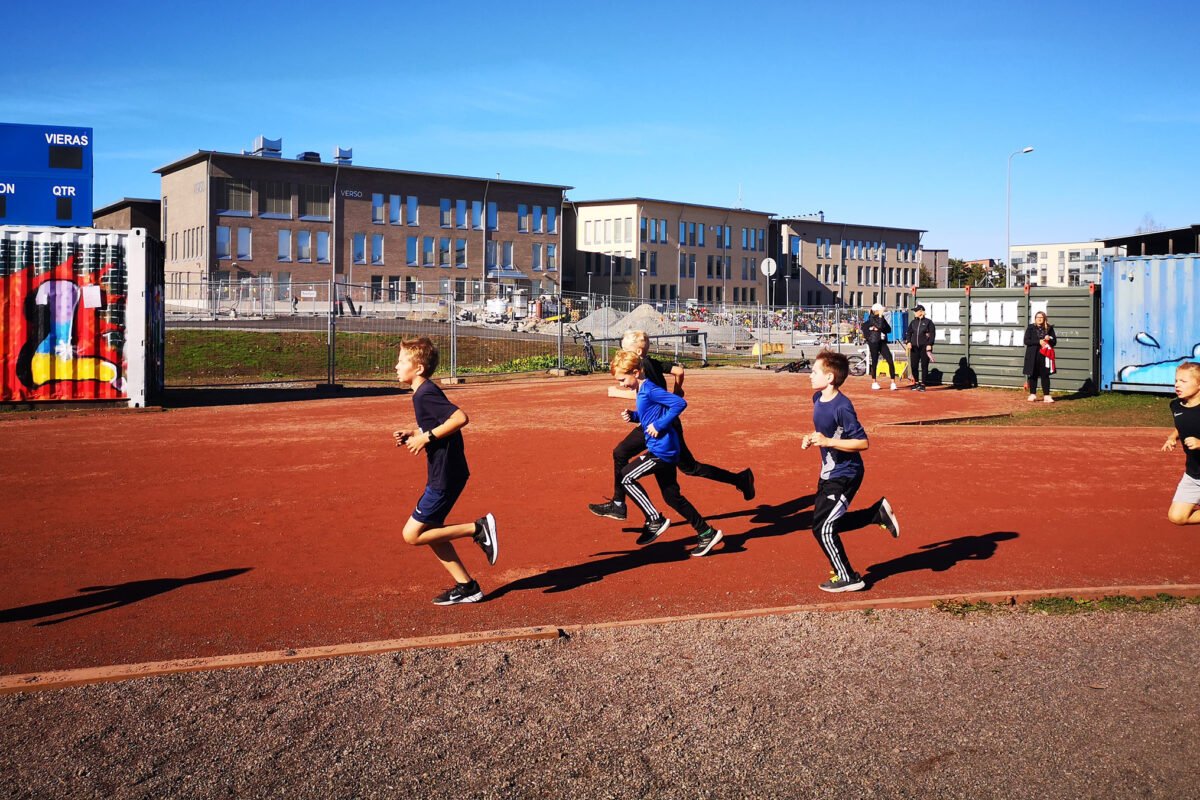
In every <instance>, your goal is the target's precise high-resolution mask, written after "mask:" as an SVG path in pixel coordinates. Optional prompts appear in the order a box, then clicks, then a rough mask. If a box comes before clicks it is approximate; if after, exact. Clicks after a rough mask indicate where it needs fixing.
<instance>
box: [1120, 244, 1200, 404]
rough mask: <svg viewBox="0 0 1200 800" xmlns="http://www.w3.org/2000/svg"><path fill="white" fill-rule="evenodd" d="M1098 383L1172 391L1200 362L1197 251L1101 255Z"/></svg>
mask: <svg viewBox="0 0 1200 800" xmlns="http://www.w3.org/2000/svg"><path fill="white" fill-rule="evenodd" d="M1103 270H1104V273H1103V278H1102V280H1101V315H1100V316H1101V338H1100V350H1101V355H1100V387H1101V388H1102V389H1115V390H1118V391H1138V392H1174V384H1175V368H1176V367H1178V366H1179V365H1180V364H1181V363H1183V362H1184V361H1200V254H1189V255H1176V256H1130V257H1126V258H1106V259H1104V267H1103Z"/></svg>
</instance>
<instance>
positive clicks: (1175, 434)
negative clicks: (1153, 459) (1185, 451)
mask: <svg viewBox="0 0 1200 800" xmlns="http://www.w3.org/2000/svg"><path fill="white" fill-rule="evenodd" d="M1178 441H1179V431H1177V430H1174V431H1171V435H1170V436H1168V437H1167V441H1165V442H1164V443H1163V446H1162V451H1163V452H1164V453H1170V452H1173V451H1174V450H1175V443H1176V442H1178Z"/></svg>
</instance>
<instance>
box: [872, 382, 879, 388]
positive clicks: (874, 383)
mask: <svg viewBox="0 0 1200 800" xmlns="http://www.w3.org/2000/svg"><path fill="white" fill-rule="evenodd" d="M871 388H872V389H878V388H879V381H871Z"/></svg>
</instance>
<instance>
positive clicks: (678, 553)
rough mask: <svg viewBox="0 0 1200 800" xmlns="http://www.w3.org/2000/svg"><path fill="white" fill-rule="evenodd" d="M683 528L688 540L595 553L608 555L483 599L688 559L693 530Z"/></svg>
mask: <svg viewBox="0 0 1200 800" xmlns="http://www.w3.org/2000/svg"><path fill="white" fill-rule="evenodd" d="M684 528H685V529H686V530H687V532H688V533H689V534H690V537H689V538H687V539H683V540H678V539H672V540H671V541H667V542H664V541H662V540H661V539H660V540H659V541H657V542H654V543H653V544H649V545H646V546H645V547H636V546H635V549H633V550H623V551H620V552H612V551H609V552H602V553H597V554H596V555H599V556H607V558H601V559H599V560H597V561H588V562H587V563H584V564H572V565H570V566H567V567H555V568H554V569H549V570H546V571H545V572H543V573H541V574H540V575H530V576H529V577H527V578H521V579H519V580H515V581H513V582H511V583H506V584H505V585H503V586H500V587H498V588H496V589H494V590H493V591H490V592H488V593H487V598H486V599H487V601H491V600H495V599H497V598H499V597H502V596H503V595H506V594H508V593H509V592H527V591H533V590H535V589H541V590H542V591H543V592H544V593H545V594H554V593H556V592H569V591H571V590H572V589H578V588H579V587H580V586H583V585H585V584H588V583H595V582H597V581H601V580H604V579H605V578H606V577H608V576H609V575H615V574H617V573H618V572H625V571H626V570H630V569H635V568H637V567H645V566H649V565H650V564H669V563H671V562H672V561H687V560H688V559H689V558H691V556H689V555H688V552H687V551H688V548H689V547H690V545H691V543H692V542H694V541H695V533H693V532H692V530H691V528H687V526H686V525H684ZM638 530H639V531H640V530H641V529H640V528H639V529H638Z"/></svg>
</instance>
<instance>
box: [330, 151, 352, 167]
mask: <svg viewBox="0 0 1200 800" xmlns="http://www.w3.org/2000/svg"><path fill="white" fill-rule="evenodd" d="M353 162H354V148H353V147H335V148H333V163H335V164H343V165H346V166H349V165H350V164H352V163H353Z"/></svg>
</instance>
